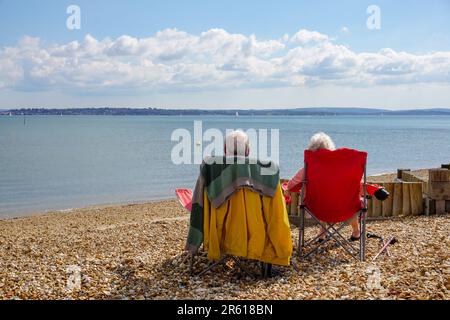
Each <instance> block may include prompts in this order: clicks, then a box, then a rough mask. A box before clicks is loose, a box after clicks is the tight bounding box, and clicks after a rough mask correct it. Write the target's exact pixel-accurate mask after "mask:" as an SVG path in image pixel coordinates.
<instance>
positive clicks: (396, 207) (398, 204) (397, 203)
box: [392, 182, 403, 217]
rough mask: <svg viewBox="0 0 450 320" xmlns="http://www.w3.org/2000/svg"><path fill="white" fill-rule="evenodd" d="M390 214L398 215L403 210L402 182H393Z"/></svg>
mask: <svg viewBox="0 0 450 320" xmlns="http://www.w3.org/2000/svg"><path fill="white" fill-rule="evenodd" d="M392 199H393V203H392V215H393V216H395V217H396V216H399V215H401V214H402V210H403V188H402V183H400V182H397V183H395V184H394V194H393V195H392Z"/></svg>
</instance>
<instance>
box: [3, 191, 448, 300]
mask: <svg viewBox="0 0 450 320" xmlns="http://www.w3.org/2000/svg"><path fill="white" fill-rule="evenodd" d="M188 222H189V214H188V213H187V212H186V211H185V210H184V209H183V208H182V207H181V206H180V205H179V204H178V202H177V201H176V200H166V201H158V202H149V203H143V204H134V205H119V206H118V205H115V206H103V207H89V208H83V209H74V210H66V211H63V212H49V213H46V214H39V215H33V216H29V217H24V218H16V219H8V220H0V299H445V300H448V299H449V298H450V294H449V290H450V251H449V248H450V238H449V230H450V219H449V216H448V215H443V216H429V217H427V216H419V217H408V218H395V219H390V220H381V221H372V222H370V223H369V224H368V227H367V228H368V231H371V232H374V233H377V234H380V235H383V236H385V237H387V236H395V237H396V239H397V240H398V243H396V244H394V245H392V246H391V247H390V254H391V256H390V257H388V256H386V255H382V256H380V257H379V258H378V259H377V260H376V261H372V258H373V256H374V255H375V254H376V252H377V251H378V249H379V242H378V241H377V240H375V239H369V240H368V241H367V247H368V248H367V261H366V262H358V261H356V260H352V258H350V257H349V256H347V255H346V254H345V253H344V252H343V251H342V249H339V248H336V247H335V246H334V245H333V243H332V242H330V243H329V244H328V245H327V246H326V247H325V248H324V249H322V251H320V252H319V253H317V254H315V255H312V256H311V257H309V258H308V259H306V260H303V261H299V260H298V258H297V257H296V256H294V257H293V260H292V267H289V268H287V267H279V268H277V269H276V271H277V273H278V275H277V276H276V277H274V278H271V279H265V280H263V279H257V278H252V277H249V276H247V275H246V274H245V273H242V272H241V271H240V269H239V268H236V267H235V266H233V264H232V262H228V263H226V264H225V265H222V266H218V267H217V268H215V269H213V271H212V272H208V273H206V274H205V275H203V276H202V277H195V276H194V277H191V276H189V266H188V263H187V261H185V259H184V255H183V247H184V243H185V236H186V234H187V229H188ZM315 232H316V229H315V228H314V227H311V228H309V229H308V230H307V233H309V234H310V235H311V234H313V233H315ZM344 232H347V234H350V230H348V229H347V230H345V231H344ZM292 236H293V241H294V243H296V239H297V231H296V229H293V230H292ZM294 254H295V252H294ZM207 263H208V261H207V260H206V258H205V256H204V255H201V256H200V258H199V259H198V261H197V262H196V264H195V266H194V271H197V272H198V271H199V270H201V269H202V268H203V267H204V266H206V265H207ZM243 265H244V267H245V268H247V270H248V271H250V272H252V271H253V272H254V273H255V274H257V273H258V270H259V269H258V264H257V263H255V262H253V261H245V260H244V261H243Z"/></svg>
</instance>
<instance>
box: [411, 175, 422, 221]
mask: <svg viewBox="0 0 450 320" xmlns="http://www.w3.org/2000/svg"><path fill="white" fill-rule="evenodd" d="M409 187H410V190H409V198H410V203H411V214H412V215H413V216H418V215H419V214H422V213H423V192H422V183H420V182H417V183H411V184H410V185H409Z"/></svg>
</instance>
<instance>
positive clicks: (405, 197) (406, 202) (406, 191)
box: [402, 182, 411, 216]
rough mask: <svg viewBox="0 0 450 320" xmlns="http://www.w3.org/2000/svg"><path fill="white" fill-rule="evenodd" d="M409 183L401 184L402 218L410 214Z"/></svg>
mask: <svg viewBox="0 0 450 320" xmlns="http://www.w3.org/2000/svg"><path fill="white" fill-rule="evenodd" d="M409 186H410V183H408V182H403V183H402V189H403V190H402V191H403V198H402V200H403V201H402V203H403V204H402V215H403V216H409V215H410V214H411V202H410V196H409V194H410V192H409V190H410V187H409Z"/></svg>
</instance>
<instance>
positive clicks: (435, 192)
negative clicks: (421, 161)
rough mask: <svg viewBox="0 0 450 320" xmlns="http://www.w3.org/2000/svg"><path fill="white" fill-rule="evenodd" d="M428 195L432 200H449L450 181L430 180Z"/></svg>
mask: <svg viewBox="0 0 450 320" xmlns="http://www.w3.org/2000/svg"><path fill="white" fill-rule="evenodd" d="M428 196H429V197H430V198H431V199H434V200H450V182H442V181H430V182H429V183H428Z"/></svg>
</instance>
